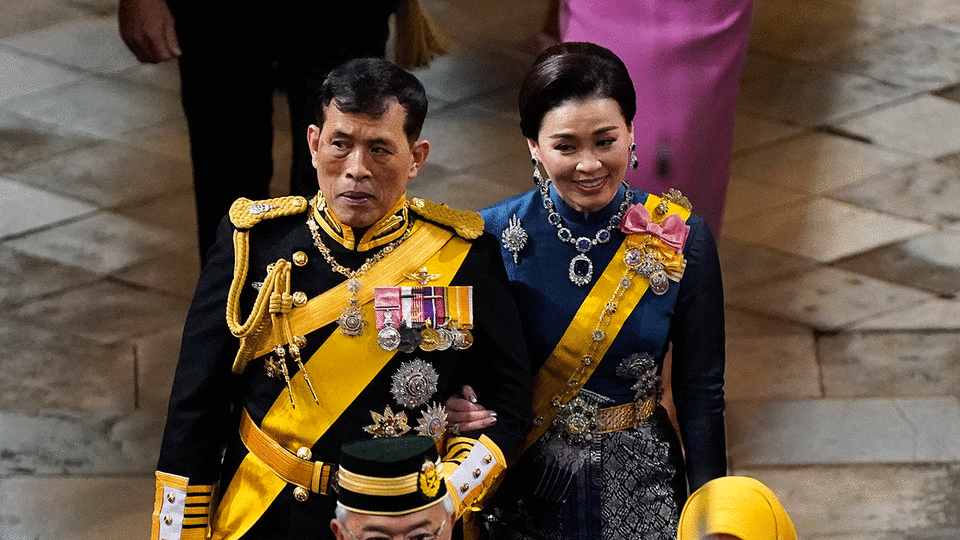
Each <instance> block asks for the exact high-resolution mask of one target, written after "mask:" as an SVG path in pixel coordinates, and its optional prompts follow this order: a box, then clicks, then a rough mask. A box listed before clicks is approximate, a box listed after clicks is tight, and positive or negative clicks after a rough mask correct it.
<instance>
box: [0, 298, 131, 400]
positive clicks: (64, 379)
mask: <svg viewBox="0 0 960 540" xmlns="http://www.w3.org/2000/svg"><path fill="white" fill-rule="evenodd" d="M105 320H109V319H105ZM0 321H2V324H0V346H2V347H3V350H5V351H9V352H10V353H11V354H10V360H11V361H9V362H5V363H4V375H3V377H0V411H4V412H6V413H22V414H27V415H38V414H40V415H42V414H50V415H54V414H61V413H76V414H83V413H85V412H89V411H104V410H109V411H116V412H127V413H129V412H131V411H133V406H134V383H135V379H134V375H135V373H134V357H133V352H134V351H133V347H132V346H130V345H109V346H104V345H102V344H100V343H96V342H94V341H91V340H88V339H83V338H79V337H75V336H72V335H70V333H69V332H68V331H67V330H66V329H62V328H54V329H49V330H48V329H44V328H40V327H38V326H35V325H33V324H29V323H24V322H20V321H17V320H14V319H13V318H11V317H9V316H7V315H0ZM101 324H102V321H101ZM14 351H15V352H14Z"/></svg>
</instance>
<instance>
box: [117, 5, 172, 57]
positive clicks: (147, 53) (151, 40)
mask: <svg viewBox="0 0 960 540" xmlns="http://www.w3.org/2000/svg"><path fill="white" fill-rule="evenodd" d="M117 18H118V22H119V25H120V37H122V38H123V42H124V43H126V44H127V48H129V49H130V52H132V53H133V55H134V56H136V57H137V60H139V61H141V62H148V63H151V64H156V63H158V62H163V61H166V60H170V59H172V58H176V57H177V56H180V54H181V53H180V43H179V41H177V34H176V32H175V30H174V26H173V14H172V13H170V8H169V7H168V6H167V3H166V2H165V1H164V0H120V6H119V13H118V14H117Z"/></svg>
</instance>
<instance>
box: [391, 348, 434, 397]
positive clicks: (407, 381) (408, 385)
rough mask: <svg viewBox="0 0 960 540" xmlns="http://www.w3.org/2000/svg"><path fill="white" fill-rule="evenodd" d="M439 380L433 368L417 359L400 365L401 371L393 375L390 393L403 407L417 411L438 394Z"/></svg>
mask: <svg viewBox="0 0 960 540" xmlns="http://www.w3.org/2000/svg"><path fill="white" fill-rule="evenodd" d="M439 379H440V375H439V374H438V373H437V370H435V369H433V366H431V365H430V364H428V363H426V362H424V361H423V360H420V359H419V358H416V359H414V360H412V361H410V362H404V363H403V364H400V369H398V370H397V372H396V373H394V374H393V386H392V387H391V388H390V393H391V394H393V399H395V400H396V401H397V403H398V404H400V406H401V407H406V408H408V409H415V408H417V407H420V406H421V405H426V404H427V401H429V400H430V397H431V396H433V394H435V393H436V392H437V381H438V380H439Z"/></svg>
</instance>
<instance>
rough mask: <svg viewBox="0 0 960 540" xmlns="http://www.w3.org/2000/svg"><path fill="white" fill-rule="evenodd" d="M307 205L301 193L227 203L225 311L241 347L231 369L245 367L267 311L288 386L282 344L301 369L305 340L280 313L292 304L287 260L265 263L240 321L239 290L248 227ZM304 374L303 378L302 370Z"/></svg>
mask: <svg viewBox="0 0 960 540" xmlns="http://www.w3.org/2000/svg"><path fill="white" fill-rule="evenodd" d="M306 209H307V200H306V199H304V198H303V197H280V198H277V199H268V200H265V201H259V202H254V201H250V200H248V199H238V200H237V201H236V202H235V203H233V206H231V207H230V221H231V222H233V224H234V226H236V227H237V229H236V230H235V231H234V232H233V250H234V267H233V281H232V282H231V283H230V291H229V293H228V294H227V314H226V315H227V326H228V327H229V328H230V332H231V333H232V334H233V335H234V336H236V337H238V338H240V349H239V350H238V351H237V357H236V359H235V360H234V362H233V372H234V373H242V372H243V370H244V369H245V368H246V367H247V364H248V363H249V362H250V360H251V358H252V355H253V347H252V346H253V344H254V343H255V342H256V339H257V337H258V336H259V335H260V333H261V332H262V331H263V329H264V327H265V326H266V324H267V318H266V314H267V313H269V314H270V319H269V320H270V322H272V323H273V324H272V327H273V331H274V332H275V337H276V342H277V346H276V348H275V349H274V352H275V353H276V354H277V356H278V357H280V359H281V361H280V362H279V364H280V366H281V369H282V373H283V377H284V380H285V381H286V383H287V388H288V389H289V386H290V374H289V373H288V371H287V368H286V362H283V361H282V359H283V358H284V357H285V356H286V354H287V351H286V350H284V348H283V345H281V344H283V343H286V344H287V350H289V353H290V356H291V357H292V358H293V360H294V362H296V364H297V367H299V368H300V370H301V371H303V363H302V362H301V360H300V347H302V346H303V345H305V344H306V339H305V338H303V336H294V335H293V332H292V331H291V330H290V325H289V323H288V321H287V318H286V317H283V315H285V314H287V313H289V312H290V310H291V309H292V308H293V296H292V295H291V294H290V266H291V265H290V262H289V261H287V260H285V259H278V260H277V261H276V262H275V263H272V264H270V265H269V266H268V267H267V277H266V279H264V281H263V286H262V287H261V288H260V292H259V294H257V299H256V301H255V302H254V305H253V310H252V311H251V313H250V316H249V317H248V318H247V320H246V321H244V322H242V323H241V322H240V320H241V315H240V293H241V292H242V290H243V285H244V284H245V283H246V281H247V273H248V271H249V266H250V258H249V255H250V228H252V227H253V226H254V225H256V224H258V223H260V222H261V221H263V220H264V219H270V218H274V217H280V216H289V215H294V214H299V213H301V212H303V211H304V210H306ZM304 378H306V372H305V371H304ZM306 382H307V385H308V386H309V388H310V392H311V394H313V399H314V401H316V400H317V396H316V393H314V391H313V385H311V384H310V380H309V379H307V380H306ZM290 401H291V405H293V394H292V393H290Z"/></svg>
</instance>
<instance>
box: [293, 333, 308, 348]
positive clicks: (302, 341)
mask: <svg viewBox="0 0 960 540" xmlns="http://www.w3.org/2000/svg"><path fill="white" fill-rule="evenodd" d="M293 343H294V344H295V345H296V346H297V347H300V348H301V349H302V348H304V347H306V346H307V338H305V337H303V336H293Z"/></svg>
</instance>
